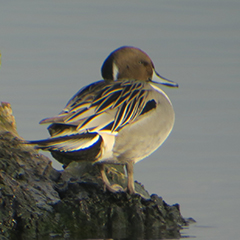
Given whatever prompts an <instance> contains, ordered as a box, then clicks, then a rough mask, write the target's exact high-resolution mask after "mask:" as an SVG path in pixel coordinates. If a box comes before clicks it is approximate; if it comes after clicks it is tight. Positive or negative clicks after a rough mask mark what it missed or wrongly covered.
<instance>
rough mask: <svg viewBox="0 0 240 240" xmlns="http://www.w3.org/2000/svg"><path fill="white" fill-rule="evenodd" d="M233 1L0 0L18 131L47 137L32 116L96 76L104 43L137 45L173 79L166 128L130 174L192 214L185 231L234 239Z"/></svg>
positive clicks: (239, 131) (6, 81) (238, 177)
mask: <svg viewBox="0 0 240 240" xmlns="http://www.w3.org/2000/svg"><path fill="white" fill-rule="evenodd" d="M239 10H240V1H239V0H235V1H234V0H229V1H223V0H212V1H208V0H201V1H190V0H189V1H187V0H182V1H159V0H155V1H141V0H138V1H137V0H135V1H131V0H128V1H124V0H122V1H110V0H109V1H89V0H84V1H77V0H76V1H72V0H69V1H62V0H58V1H45V0H42V1H26V0H22V1H4V2H2V3H1V7H0V50H1V53H2V67H1V70H0V101H8V102H10V103H11V104H12V107H13V110H14V115H15V117H16V120H17V126H18V131H19V133H20V135H21V136H22V137H24V138H25V139H39V138H45V137H47V136H48V133H47V130H46V126H39V125H38V122H39V120H41V119H42V118H45V117H49V116H52V115H54V114H57V113H58V112H59V111H60V110H61V109H62V108H63V107H64V106H65V104H66V102H67V101H68V99H69V98H70V97H71V96H72V95H73V94H74V93H76V91H77V90H78V89H79V88H81V87H83V86H84V85H86V84H88V83H90V82H93V81H96V80H99V79H100V78H101V76H100V67H101V64H102V62H103V60H104V59H105V58H106V57H107V55H108V54H109V53H110V52H111V51H112V50H114V49H116V48H117V47H120V46H122V45H133V46H136V47H139V48H141V49H143V50H144V51H145V52H147V53H148V54H149V55H150V57H151V58H152V60H153V62H154V64H155V67H156V69H157V71H158V72H159V73H160V74H161V75H163V76H165V77H167V78H169V79H172V80H174V81H176V82H178V83H179V85H180V88H179V89H165V91H166V92H167V93H168V95H169V97H170V98H171V100H172V102H173V105H174V108H175V111H176V123H175V127H174V129H173V132H172V134H171V136H170V137H169V139H168V140H167V141H166V143H165V144H164V145H163V146H162V147H161V149H159V150H158V151H156V152H155V153H154V154H152V155H151V156H150V157H149V158H147V159H145V160H144V161H142V162H140V163H138V164H137V165H136V167H135V179H136V180H138V181H140V182H142V183H143V184H144V185H145V187H146V188H147V189H148V191H149V192H150V193H157V194H158V195H160V196H162V197H163V198H164V200H165V201H166V202H168V203H169V204H174V203H176V202H178V203H179V204H180V205H181V211H182V214H183V216H184V217H193V218H194V219H196V220H197V223H196V224H195V225H192V226H191V227H190V229H186V230H184V231H182V234H183V236H190V237H193V238H194V239H199V240H200V239H208V240H209V239H218V240H221V239H238V238H239V234H238V229H239V217H240V209H239V199H240V174H239V172H240V159H239V155H240V146H239V143H240V139H239V136H240V126H239V122H240V108H239V106H240V97H239V90H240V61H239V59H240V14H239ZM55 166H56V167H57V165H56V164H55Z"/></svg>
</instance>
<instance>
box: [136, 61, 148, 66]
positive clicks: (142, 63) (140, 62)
mask: <svg viewBox="0 0 240 240" xmlns="http://www.w3.org/2000/svg"><path fill="white" fill-rule="evenodd" d="M138 63H139V64H141V65H143V66H147V65H148V62H146V61H139V62H138Z"/></svg>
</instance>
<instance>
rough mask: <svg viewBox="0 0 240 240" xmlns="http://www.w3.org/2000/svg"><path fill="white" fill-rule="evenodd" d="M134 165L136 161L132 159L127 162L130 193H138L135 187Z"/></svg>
mask: <svg viewBox="0 0 240 240" xmlns="http://www.w3.org/2000/svg"><path fill="white" fill-rule="evenodd" d="M133 165H134V163H133V162H132V161H130V162H128V163H127V164H126V169H127V178H128V184H127V189H128V192H129V193H130V194H135V193H136V192H135V187H134V178H133Z"/></svg>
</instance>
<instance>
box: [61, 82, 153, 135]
mask: <svg viewBox="0 0 240 240" xmlns="http://www.w3.org/2000/svg"><path fill="white" fill-rule="evenodd" d="M148 93H149V92H148V91H147V90H146V89H145V88H144V83H143V82H138V81H135V80H125V81H115V82H109V83H108V84H106V86H104V87H102V88H101V89H98V91H95V96H94V98H93V100H92V102H91V103H88V106H86V103H85V102H81V101H78V104H74V106H73V107H72V108H71V109H70V111H69V114H68V117H67V118H65V123H66V124H74V125H77V126H78V127H77V131H79V132H81V131H89V132H99V131H107V130H108V131H111V132H112V133H114V132H115V133H116V132H118V131H119V130H120V129H121V128H122V127H124V126H125V125H126V124H129V123H132V122H133V121H134V120H135V119H136V118H137V117H138V116H139V115H141V113H142V111H144V107H145V106H146V98H147V96H148Z"/></svg>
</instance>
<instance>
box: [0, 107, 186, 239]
mask: <svg viewBox="0 0 240 240" xmlns="http://www.w3.org/2000/svg"><path fill="white" fill-rule="evenodd" d="M108 177H109V179H111V180H112V181H113V182H117V183H119V184H121V185H123V186H124V184H126V178H125V176H124V172H123V169H122V168H121V167H120V166H108ZM135 184H136V189H137V191H138V192H140V193H141V195H143V196H144V198H143V197H142V196H140V195H138V194H136V195H133V196H131V195H129V194H127V193H125V192H121V193H109V192H104V191H103V187H102V181H101V178H100V175H99V171H98V167H97V166H92V165H91V164H87V163H81V164H79V163H74V162H73V163H71V164H70V165H69V167H67V168H66V169H65V170H64V171H57V170H55V169H53V168H52V166H51V161H50V160H49V159H48V158H47V157H45V156H44V155H41V154H39V153H38V152H37V151H36V150H35V149H34V148H33V147H32V146H29V145H26V144H24V141H23V139H22V138H21V137H19V136H18V134H17V131H16V125H15V121H14V117H13V116H12V112H11V107H10V104H8V103H2V105H0V233H1V235H0V239H25V240H28V239H36V238H37V239H41V238H44V239H45V240H46V239H66V238H71V239H82V238H179V237H180V229H181V228H182V226H186V225H188V221H186V220H184V219H183V218H182V216H181V214H180V211H179V205H178V204H175V205H173V206H169V205H168V204H167V203H165V202H164V201H163V200H162V198H161V197H158V196H157V195H151V196H149V194H148V192H147V191H146V190H145V189H144V187H143V186H142V185H141V184H139V183H137V182H136V183H135Z"/></svg>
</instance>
